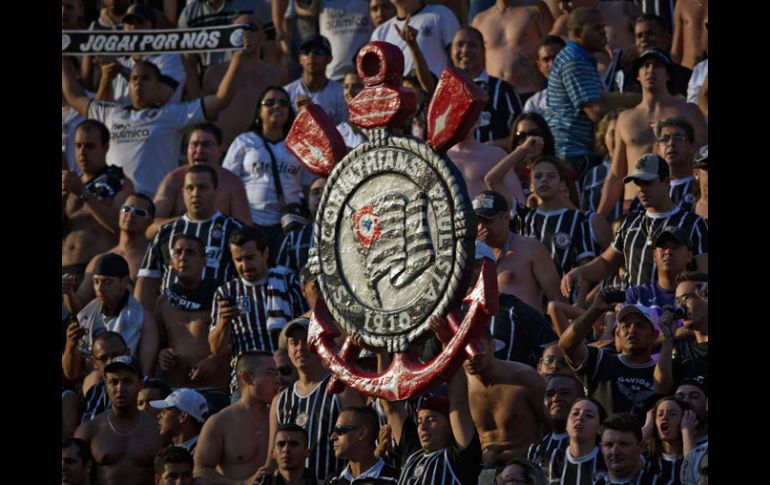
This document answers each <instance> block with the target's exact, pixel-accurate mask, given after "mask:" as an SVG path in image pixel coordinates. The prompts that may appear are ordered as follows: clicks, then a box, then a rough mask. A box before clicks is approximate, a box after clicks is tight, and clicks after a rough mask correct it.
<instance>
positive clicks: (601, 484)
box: [593, 470, 665, 485]
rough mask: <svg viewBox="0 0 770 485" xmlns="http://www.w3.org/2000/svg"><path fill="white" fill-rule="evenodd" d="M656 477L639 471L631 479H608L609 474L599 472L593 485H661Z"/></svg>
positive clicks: (644, 471)
mask: <svg viewBox="0 0 770 485" xmlns="http://www.w3.org/2000/svg"><path fill="white" fill-rule="evenodd" d="M663 483H665V482H661V481H660V477H659V476H658V475H653V474H650V473H649V472H647V471H646V470H640V471H639V473H637V474H636V475H635V476H633V477H631V478H610V476H609V472H606V471H604V472H600V473H599V474H598V475H597V477H596V479H595V480H594V482H593V485H663Z"/></svg>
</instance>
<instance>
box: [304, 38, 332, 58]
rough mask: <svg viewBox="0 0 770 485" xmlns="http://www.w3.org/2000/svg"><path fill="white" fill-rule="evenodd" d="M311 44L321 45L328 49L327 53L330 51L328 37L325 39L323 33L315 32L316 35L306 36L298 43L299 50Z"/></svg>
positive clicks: (330, 46)
mask: <svg viewBox="0 0 770 485" xmlns="http://www.w3.org/2000/svg"><path fill="white" fill-rule="evenodd" d="M312 46H317V47H323V48H324V49H326V50H327V51H329V54H331V53H332V45H331V43H330V42H329V39H327V38H326V37H324V36H323V35H318V34H316V35H311V36H310V37H307V38H306V39H305V40H303V41H302V43H301V44H300V45H299V50H300V51H303V50H305V49H307V48H308V47H312Z"/></svg>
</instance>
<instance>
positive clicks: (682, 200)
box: [668, 175, 695, 211]
mask: <svg viewBox="0 0 770 485" xmlns="http://www.w3.org/2000/svg"><path fill="white" fill-rule="evenodd" d="M694 180H695V178H694V177H693V176H692V175H690V176H689V177H684V178H681V179H676V180H673V179H672V180H671V185H670V186H669V188H668V196H669V197H671V202H673V203H674V205H676V206H677V207H679V208H680V209H682V210H686V211H692V207H693V206H694V205H695V196H694V195H692V184H693V181H694Z"/></svg>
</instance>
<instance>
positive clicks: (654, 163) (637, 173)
mask: <svg viewBox="0 0 770 485" xmlns="http://www.w3.org/2000/svg"><path fill="white" fill-rule="evenodd" d="M668 176H669V171H668V164H667V163H666V161H665V160H663V159H662V158H660V157H659V156H657V155H655V154H653V153H647V154H644V155H642V156H641V157H639V159H638V160H637V161H636V163H634V171H633V172H631V173H630V174H628V175H627V176H626V178H624V179H623V183H624V184H627V183H629V182H632V181H634V180H646V181H648V182H649V181H650V180H655V179H659V180H663V179H665V178H667V177H668Z"/></svg>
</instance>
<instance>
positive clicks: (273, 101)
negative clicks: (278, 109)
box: [262, 99, 291, 108]
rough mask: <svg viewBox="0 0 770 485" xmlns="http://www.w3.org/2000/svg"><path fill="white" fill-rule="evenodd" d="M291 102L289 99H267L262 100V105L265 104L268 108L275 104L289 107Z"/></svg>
mask: <svg viewBox="0 0 770 485" xmlns="http://www.w3.org/2000/svg"><path fill="white" fill-rule="evenodd" d="M290 104H291V103H289V100H288V99H266V100H264V101H262V106H265V107H267V108H272V107H273V106H275V105H278V106H283V107H285V108H288V107H289V106H290Z"/></svg>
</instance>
